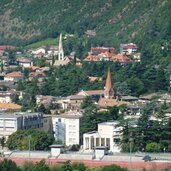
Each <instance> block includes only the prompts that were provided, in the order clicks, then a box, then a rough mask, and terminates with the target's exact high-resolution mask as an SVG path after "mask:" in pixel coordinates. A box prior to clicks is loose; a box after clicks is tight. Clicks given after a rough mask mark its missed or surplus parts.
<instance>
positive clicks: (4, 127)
mask: <svg viewBox="0 0 171 171" xmlns="http://www.w3.org/2000/svg"><path fill="white" fill-rule="evenodd" d="M42 119H43V115H42V114H41V113H28V112H16V113H13V114H7V113H1V114H0V137H5V139H6V140H7V139H8V136H9V135H11V134H12V133H14V132H16V131H17V130H19V129H21V130H25V129H29V128H43V120H42Z"/></svg>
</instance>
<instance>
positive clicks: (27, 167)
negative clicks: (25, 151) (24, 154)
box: [21, 162, 34, 171]
mask: <svg viewBox="0 0 171 171" xmlns="http://www.w3.org/2000/svg"><path fill="white" fill-rule="evenodd" d="M33 168H34V164H33V163H32V162H25V163H24V164H23V165H22V167H21V169H22V170H23V171H32V170H33Z"/></svg>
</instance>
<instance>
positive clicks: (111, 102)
mask: <svg viewBox="0 0 171 171" xmlns="http://www.w3.org/2000/svg"><path fill="white" fill-rule="evenodd" d="M121 105H128V103H127V102H125V101H119V100H116V99H106V98H100V99H99V101H98V106H99V107H100V108H108V107H112V106H121Z"/></svg>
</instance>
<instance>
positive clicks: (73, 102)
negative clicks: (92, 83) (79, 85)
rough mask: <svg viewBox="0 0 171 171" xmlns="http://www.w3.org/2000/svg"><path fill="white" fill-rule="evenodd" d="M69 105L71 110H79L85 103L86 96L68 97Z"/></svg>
mask: <svg viewBox="0 0 171 171" xmlns="http://www.w3.org/2000/svg"><path fill="white" fill-rule="evenodd" d="M67 99H68V104H69V106H70V108H71V109H79V108H80V107H81V104H82V103H83V101H84V99H85V96H83V95H71V96H68V97H67Z"/></svg>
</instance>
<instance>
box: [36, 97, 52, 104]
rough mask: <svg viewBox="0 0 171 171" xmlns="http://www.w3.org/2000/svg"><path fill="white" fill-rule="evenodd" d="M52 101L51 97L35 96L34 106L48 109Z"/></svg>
mask: <svg viewBox="0 0 171 171" xmlns="http://www.w3.org/2000/svg"><path fill="white" fill-rule="evenodd" d="M53 99H54V97H53V96H43V95H37V96H36V104H37V105H38V106H40V105H41V104H43V105H44V106H45V107H48V106H49V105H50V104H51V102H52V100H53Z"/></svg>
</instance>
